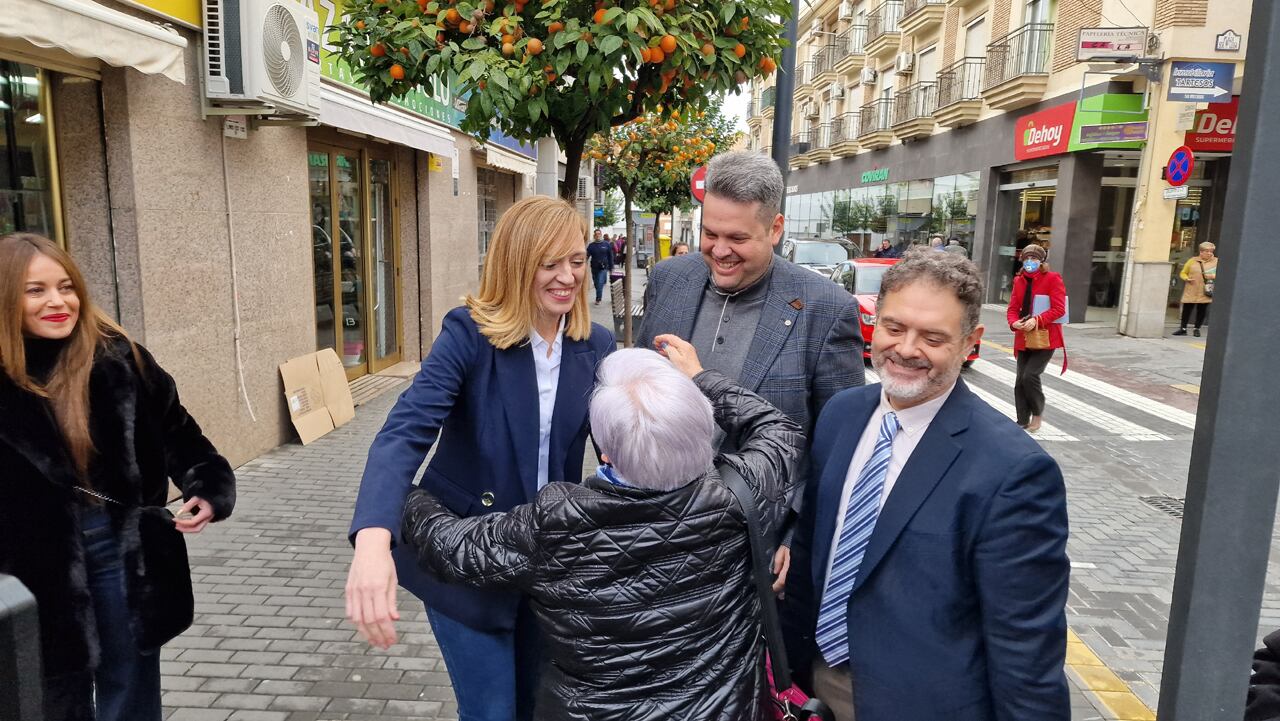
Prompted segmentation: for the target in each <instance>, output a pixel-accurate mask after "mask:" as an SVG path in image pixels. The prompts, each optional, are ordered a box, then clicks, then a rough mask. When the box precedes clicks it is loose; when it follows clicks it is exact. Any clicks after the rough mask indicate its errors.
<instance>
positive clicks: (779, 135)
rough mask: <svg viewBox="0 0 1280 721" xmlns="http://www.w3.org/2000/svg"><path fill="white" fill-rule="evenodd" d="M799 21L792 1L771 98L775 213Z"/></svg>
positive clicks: (785, 161) (787, 144) (785, 169)
mask: <svg viewBox="0 0 1280 721" xmlns="http://www.w3.org/2000/svg"><path fill="white" fill-rule="evenodd" d="M799 22H800V0H791V17H790V18H789V19H788V20H787V31H786V37H787V46H786V47H784V48H783V49H782V64H781V66H780V67H779V68H778V80H777V82H776V84H775V88H774V91H775V92H774V98H773V141H772V142H773V162H775V163H777V164H778V169H779V170H781V171H782V184H783V193H782V206H781V207H779V208H778V212H779V213H782V214H784V215H785V214H786V212H787V193H786V183H787V176H789V175H790V174H791V171H790V165H791V106H792V105H793V104H794V103H793V102H792V101H793V99H794V98H795V94H796V27H797V26H798V24H799ZM782 246H783V244H782V243H778V244H777V245H775V246H773V252H774V253H777V254H779V255H781V254H782Z"/></svg>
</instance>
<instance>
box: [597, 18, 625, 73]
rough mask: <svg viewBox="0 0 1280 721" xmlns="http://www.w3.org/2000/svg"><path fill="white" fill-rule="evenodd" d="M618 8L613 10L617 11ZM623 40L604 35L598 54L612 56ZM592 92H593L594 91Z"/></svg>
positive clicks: (614, 36)
mask: <svg viewBox="0 0 1280 721" xmlns="http://www.w3.org/2000/svg"><path fill="white" fill-rule="evenodd" d="M617 9H618V8H614V10H617ZM623 42H624V40H623V39H622V36H621V35H606V36H605V37H604V38H603V39H602V40H601V41H600V52H601V53H602V54H604V55H612V54H614V53H615V52H617V51H618V49H619V48H621V47H622V43H623ZM592 92H595V91H594V90H593V91H592Z"/></svg>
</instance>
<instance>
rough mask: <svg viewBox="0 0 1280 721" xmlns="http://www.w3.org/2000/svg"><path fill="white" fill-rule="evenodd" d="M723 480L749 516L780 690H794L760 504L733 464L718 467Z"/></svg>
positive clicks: (768, 641) (772, 662)
mask: <svg viewBox="0 0 1280 721" xmlns="http://www.w3.org/2000/svg"><path fill="white" fill-rule="evenodd" d="M716 470H718V471H719V472H720V480H722V481H724V483H725V485H726V486H728V487H729V490H730V491H733V495H734V496H736V497H737V498H738V505H740V506H742V514H743V515H744V516H746V517H747V536H748V537H749V538H750V539H751V577H752V578H753V579H754V580H755V584H756V594H757V595H759V596H760V615H761V616H762V617H763V625H764V641H765V645H766V646H767V647H768V649H769V662H770V665H771V666H772V668H773V683H774V686H775V687H776V688H779V689H787V688H791V666H790V664H788V663H787V647H786V646H785V645H784V643H783V640H782V623H781V621H779V620H778V600H777V598H776V597H775V596H774V594H773V579H772V575H773V574H772V571H770V562H771V561H772V560H773V559H772V557H771V555H770V553H769V547H768V544H767V542H766V540H765V537H764V523H763V521H762V519H761V518H760V505H759V504H758V503H756V500H755V495H754V494H752V493H751V489H750V488H748V487H747V482H746V481H745V480H744V479H743V478H742V474H740V473H738V472H737V471H736V470H734V468H733V467H732V466H730V465H729V464H727V463H726V464H721V465H719V466H717V467H716Z"/></svg>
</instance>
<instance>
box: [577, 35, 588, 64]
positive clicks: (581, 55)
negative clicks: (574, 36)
mask: <svg viewBox="0 0 1280 721" xmlns="http://www.w3.org/2000/svg"><path fill="white" fill-rule="evenodd" d="M590 50H591V46H589V45H587V41H586V40H579V41H578V62H582V61H583V60H586V59H587V53H588V52H589V51H590Z"/></svg>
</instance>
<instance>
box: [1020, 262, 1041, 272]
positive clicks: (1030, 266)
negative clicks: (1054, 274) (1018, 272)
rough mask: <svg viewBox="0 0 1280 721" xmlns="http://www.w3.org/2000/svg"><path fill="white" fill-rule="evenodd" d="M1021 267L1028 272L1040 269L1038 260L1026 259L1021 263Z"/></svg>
mask: <svg viewBox="0 0 1280 721" xmlns="http://www.w3.org/2000/svg"><path fill="white" fill-rule="evenodd" d="M1022 269H1023V270H1025V271H1027V272H1028V273H1034V272H1036V271H1037V270H1040V261H1038V260H1028V261H1027V262H1025V263H1023V264H1022Z"/></svg>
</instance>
